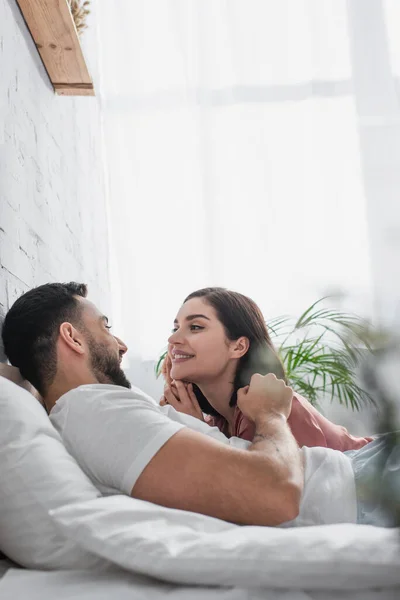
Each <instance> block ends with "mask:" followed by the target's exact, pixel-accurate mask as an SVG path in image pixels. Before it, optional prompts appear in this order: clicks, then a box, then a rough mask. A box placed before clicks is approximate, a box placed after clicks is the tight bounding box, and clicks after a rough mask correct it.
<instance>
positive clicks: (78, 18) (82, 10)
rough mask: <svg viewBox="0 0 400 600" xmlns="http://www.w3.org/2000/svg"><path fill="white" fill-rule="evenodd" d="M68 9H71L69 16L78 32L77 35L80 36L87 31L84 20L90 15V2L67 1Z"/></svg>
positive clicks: (87, 0)
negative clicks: (70, 15)
mask: <svg viewBox="0 0 400 600" xmlns="http://www.w3.org/2000/svg"><path fill="white" fill-rule="evenodd" d="M68 4H69V7H70V9H71V14H72V17H73V19H74V22H75V27H76V30H77V32H78V35H79V36H80V35H82V33H83V32H84V31H85V29H87V23H86V18H87V16H88V14H89V13H90V10H89V6H90V0H85V1H84V2H83V1H82V0H68Z"/></svg>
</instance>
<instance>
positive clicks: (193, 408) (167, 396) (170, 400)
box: [160, 380, 204, 421]
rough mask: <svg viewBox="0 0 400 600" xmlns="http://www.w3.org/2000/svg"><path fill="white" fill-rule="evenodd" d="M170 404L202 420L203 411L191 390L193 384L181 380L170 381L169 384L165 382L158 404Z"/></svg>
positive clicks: (179, 410)
mask: <svg viewBox="0 0 400 600" xmlns="http://www.w3.org/2000/svg"><path fill="white" fill-rule="evenodd" d="M166 404H170V405H171V406H172V407H173V408H175V410H177V411H178V412H181V413H185V414H186V415H190V416H191V417H195V418H196V419H200V421H204V417H203V413H202V412H201V408H200V406H199V403H198V401H197V398H196V395H195V393H194V391H193V384H191V383H184V382H183V381H179V380H176V381H172V383H171V385H168V384H166V385H165V387H164V395H163V396H162V398H161V400H160V405H161V406H165V405H166Z"/></svg>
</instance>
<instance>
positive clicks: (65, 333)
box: [59, 322, 85, 354]
mask: <svg viewBox="0 0 400 600" xmlns="http://www.w3.org/2000/svg"><path fill="white" fill-rule="evenodd" d="M59 333H60V339H61V340H62V341H63V342H64V343H65V344H66V345H67V346H68V347H69V349H70V350H72V351H73V352H77V353H78V354H84V353H85V344H84V338H83V335H82V334H81V333H80V332H79V331H78V330H77V329H75V327H74V326H73V325H71V323H67V322H66V323H61V325H60V329H59Z"/></svg>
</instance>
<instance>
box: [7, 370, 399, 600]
mask: <svg viewBox="0 0 400 600" xmlns="http://www.w3.org/2000/svg"><path fill="white" fill-rule="evenodd" d="M0 414H1V427H0V479H1V485H0V551H2V552H3V553H4V555H5V556H7V557H9V560H7V559H4V558H3V559H1V560H0V599H1V600H8V599H10V600H20V599H21V600H22V599H24V598H27V599H29V600H36V599H39V598H40V600H47V598H49V599H50V598H51V599H52V600H53V598H57V599H58V600H62V599H64V598H65V599H68V600H92V599H93V600H102V598H104V599H106V598H107V600H108V599H109V598H111V597H113V598H115V599H118V600H124V599H125V598H126V599H128V598H129V599H131V598H132V599H142V598H143V599H149V600H153V599H154V600H155V599H158V598H163V597H165V596H168V598H171V599H173V600H175V599H178V598H194V599H199V600H202V599H204V600H211V599H213V598H216V599H217V598H218V599H219V598H221V599H224V600H225V599H226V600H234V599H239V598H240V599H243V598H248V599H252V598H254V599H261V598H264V599H268V600H274V599H275V598H276V599H278V598H279V599H285V600H292V599H293V600H294V599H296V600H297V599H299V600H307V599H311V598H312V599H315V600H325V599H326V600H328V599H331V598H338V597H340V598H344V599H345V600H346V599H348V600H358V599H361V598H362V599H363V600H369V599H371V600H372V599H373V600H392V599H393V600H394V599H395V598H399V597H400V533H399V531H398V530H397V529H381V528H377V527H371V526H366V525H354V524H335V525H324V526H319V527H302V528H288V529H280V528H269V527H240V526H237V525H234V524H231V523H227V522H225V521H221V520H219V519H214V518H211V517H206V516H203V515H199V514H196V513H190V512H186V511H180V510H175V509H168V508H164V507H161V506H157V505H155V504H152V503H149V502H144V501H140V500H136V499H133V498H130V497H127V496H123V495H117V496H102V495H101V494H100V492H99V491H98V490H97V489H96V488H95V487H94V486H93V484H92V482H91V481H90V480H89V479H88V478H87V476H86V475H85V474H84V473H83V471H81V469H80V468H79V466H78V464H77V463H76V462H75V460H74V459H73V458H72V456H70V455H69V453H68V452H67V450H66V449H65V447H64V445H63V443H62V440H61V438H60V436H59V435H58V433H57V432H56V431H55V429H54V428H53V426H52V425H51V423H50V420H49V419H48V417H47V414H46V412H45V411H44V409H43V407H42V406H41V405H40V404H39V402H38V401H37V400H36V399H35V398H34V397H33V396H32V395H31V394H30V393H29V392H28V391H26V390H24V389H22V388H21V387H19V386H18V385H16V384H15V383H13V382H11V381H9V380H8V379H6V378H5V377H3V376H0ZM19 565H23V566H24V568H21V567H20V566H19Z"/></svg>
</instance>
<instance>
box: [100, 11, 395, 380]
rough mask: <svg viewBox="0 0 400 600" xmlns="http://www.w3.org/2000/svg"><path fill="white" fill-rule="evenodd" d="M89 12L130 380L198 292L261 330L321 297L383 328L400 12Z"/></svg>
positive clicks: (119, 325) (118, 313)
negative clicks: (255, 312) (210, 290)
mask: <svg viewBox="0 0 400 600" xmlns="http://www.w3.org/2000/svg"><path fill="white" fill-rule="evenodd" d="M98 4H99V6H98V8H97V12H98V17H99V40H100V46H101V66H102V72H101V88H102V101H103V108H104V143H105V150H106V157H107V167H108V179H109V203H110V230H111V238H112V249H113V261H112V280H113V297H114V302H115V310H114V320H115V327H116V330H117V331H118V333H119V334H120V335H121V337H123V338H124V339H126V341H127V343H128V345H129V346H130V354H129V357H130V361H131V365H132V364H136V363H138V362H142V361H146V360H154V359H156V358H157V356H158V354H159V352H160V351H161V350H162V349H163V347H164V346H165V343H166V339H167V337H168V334H169V330H170V328H171V325H172V321H173V318H174V317H175V314H176V312H177V310H178V308H179V306H180V304H181V303H182V301H183V299H184V297H185V296H186V295H187V294H188V293H190V292H192V291H193V290H195V289H197V288H200V287H203V286H209V285H221V286H226V287H229V288H233V289H236V290H238V291H241V292H243V293H245V294H247V295H250V296H251V297H252V298H253V299H254V300H255V301H256V302H257V303H258V304H259V305H260V306H261V308H262V310H263V312H264V314H265V316H266V317H273V316H277V315H280V314H283V313H290V314H297V313H299V311H301V310H302V309H303V308H305V307H306V306H307V304H308V303H311V302H312V301H314V300H316V299H317V298H318V297H320V296H322V295H325V294H329V293H345V294H346V295H347V296H346V297H347V300H346V301H345V304H346V306H349V307H350V308H353V309H355V310H357V311H358V312H363V313H364V314H371V311H375V313H376V311H377V310H378V309H379V308H380V310H382V303H380V300H379V297H378V296H379V294H378V293H377V289H376V283H377V278H379V276H380V272H381V268H382V265H380V260H379V256H380V255H379V252H381V250H379V251H378V248H381V246H382V245H380V244H381V241H382V240H380V239H377V238H376V235H375V233H374V227H375V224H376V221H377V219H378V220H379V217H377V216H376V214H375V212H377V213H379V209H381V210H383V208H382V202H383V204H384V203H385V201H386V200H388V199H389V196H390V202H391V211H392V212H391V213H390V215H391V216H390V218H389V221H390V223H391V225H393V226H395V227H397V225H399V227H398V230H397V231H398V233H399V239H400V212H399V211H400V209H399V207H397V206H395V204H396V198H398V190H399V189H400V186H397V183H399V184H400V181H399V177H400V176H399V173H400V156H399V153H398V149H399V145H400V135H399V97H398V87H396V86H397V83H398V80H397V77H398V75H399V67H400V44H399V42H398V40H399V39H400V36H399V31H400V10H399V8H400V7H399V4H400V2H398V0H391V1H389V0H386V1H380V0H348V1H346V0H117V1H116V2H115V3H113V4H112V6H111V3H110V2H106V1H105V0H103V2H100V1H99V2H98ZM371 129H372V130H373V134H374V135H375V137H374V139H373V140H371V139H369V138H368V132H370V130H371ZM393 130H394V133H393ZM367 138H368V139H367ZM389 138H390V140H391V142H390V143H391V146H390V148H388V147H387V143H388V139H389ZM372 149H373V152H371V150H372ZM383 163H384V164H383ZM379 166H382V169H381V170H379ZM367 174H368V175H367ZM382 184H383V187H382ZM385 194H386V195H385ZM388 201H389V200H388ZM385 210H386V209H385ZM374 211H375V212H374ZM396 215H397V216H396ZM385 218H387V217H385ZM396 218H397V222H396V223H394V221H395V220H396ZM384 225H385V224H382V227H383V229H384ZM382 227H381V229H382ZM381 229H380V230H379V231H380V233H379V235H381V234H382V231H381ZM393 231H394V230H393ZM379 235H378V238H379ZM374 236H375V237H374ZM395 243H397V242H395ZM399 244H400V242H399ZM398 248H399V249H400V245H398ZM391 268H392V266H390V268H389V271H390V269H391ZM393 268H394V267H393ZM390 275H391V271H390V272H389V274H387V275H386V279H385V281H387V280H390V279H391V276H390ZM397 279H398V280H400V278H399V277H398V278H397ZM391 285H394V284H393V283H392V284H391ZM395 285H397V288H396V290H397V292H398V296H397V299H399V298H400V283H396V284H395ZM389 287H390V286H389ZM385 310H386V309H385ZM138 383H140V381H139V382H138Z"/></svg>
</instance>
